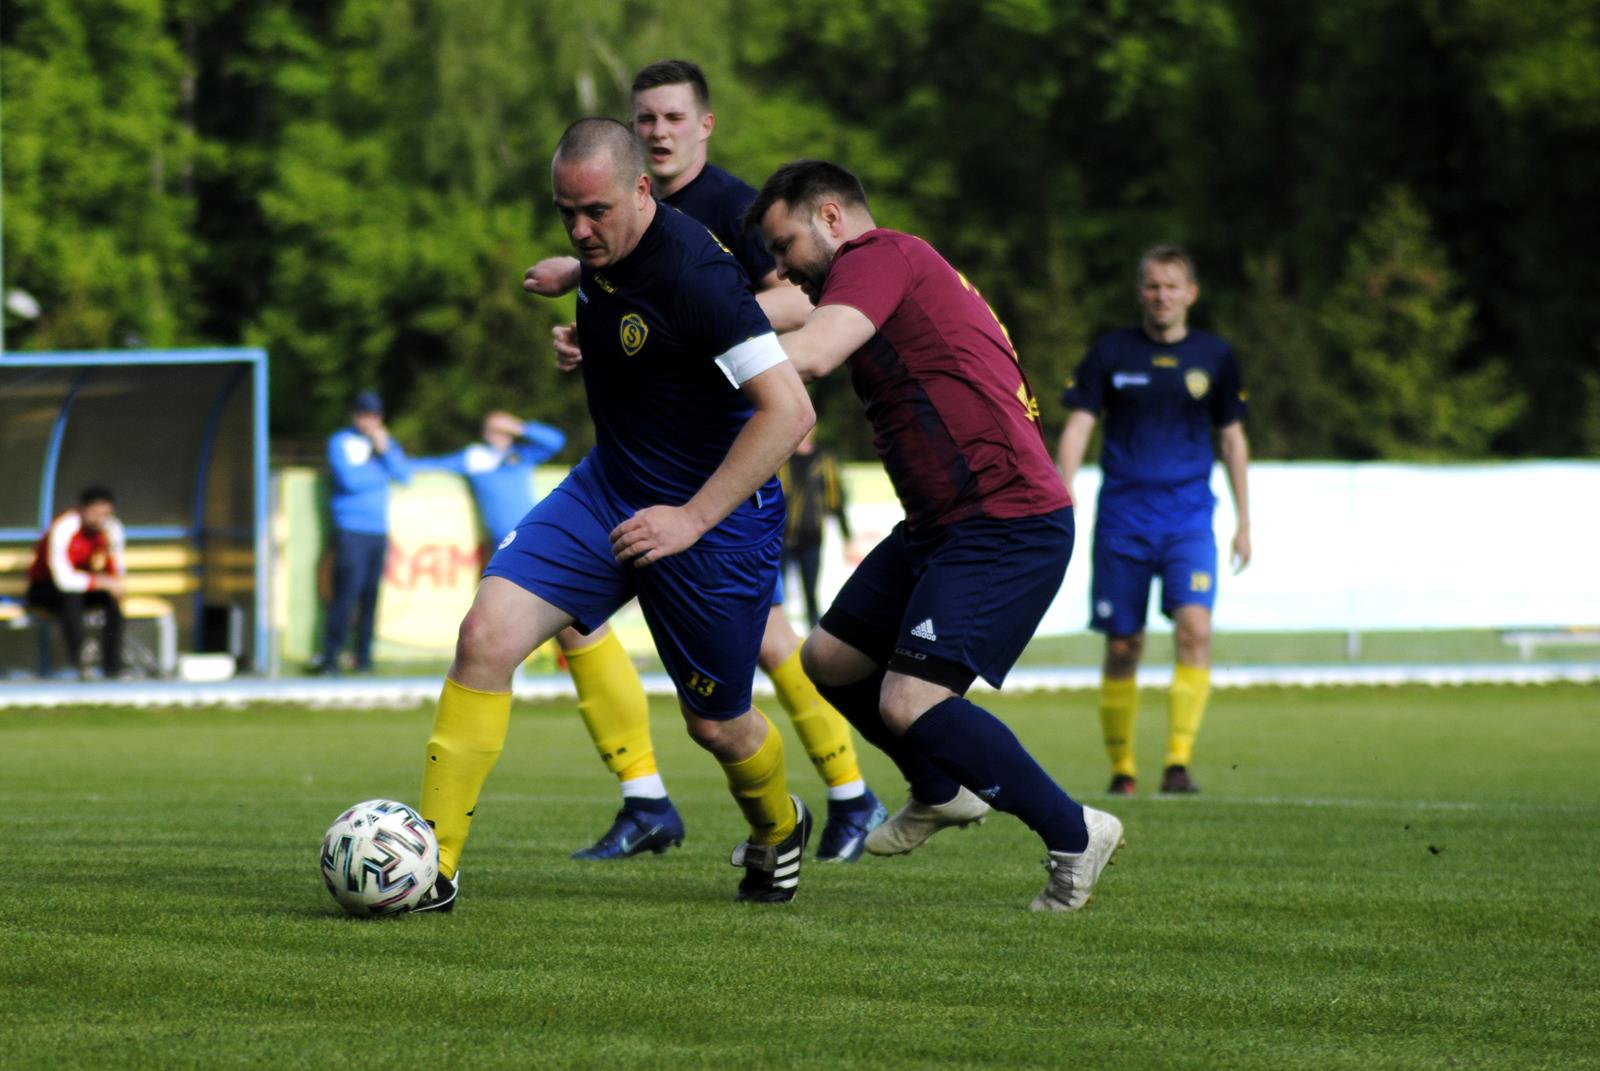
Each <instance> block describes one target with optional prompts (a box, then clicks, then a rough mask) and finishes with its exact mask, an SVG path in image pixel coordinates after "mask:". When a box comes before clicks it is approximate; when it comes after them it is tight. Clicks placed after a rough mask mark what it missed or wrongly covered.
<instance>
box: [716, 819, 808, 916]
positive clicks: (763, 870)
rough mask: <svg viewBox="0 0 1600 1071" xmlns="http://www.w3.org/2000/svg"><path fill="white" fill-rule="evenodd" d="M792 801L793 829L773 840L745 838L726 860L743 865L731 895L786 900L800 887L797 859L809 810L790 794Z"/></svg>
mask: <svg viewBox="0 0 1600 1071" xmlns="http://www.w3.org/2000/svg"><path fill="white" fill-rule="evenodd" d="M789 799H790V801H791V802H793V803H794V818H795V821H794V832H792V833H790V834H789V835H788V836H787V837H785V838H783V840H782V841H780V842H779V843H777V844H751V843H750V842H749V841H745V842H744V843H743V844H741V845H739V846H738V847H737V848H735V849H734V850H733V857H732V858H731V859H729V860H728V861H729V862H730V863H732V864H733V865H734V866H742V867H744V878H743V879H742V880H740V882H739V891H738V893H737V894H735V896H734V899H735V900H739V901H742V902H743V903H747V904H786V903H788V902H789V901H790V900H793V899H794V896H795V893H797V892H799V891H800V862H801V859H802V858H803V857H804V856H805V853H806V844H807V843H808V842H809V841H810V840H811V812H810V811H808V810H806V805H805V804H804V803H801V802H800V797H798V796H790V797H789Z"/></svg>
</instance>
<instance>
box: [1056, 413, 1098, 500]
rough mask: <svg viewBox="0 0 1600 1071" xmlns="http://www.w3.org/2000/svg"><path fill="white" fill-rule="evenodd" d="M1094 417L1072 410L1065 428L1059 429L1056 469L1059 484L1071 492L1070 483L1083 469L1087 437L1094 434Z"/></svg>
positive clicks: (1087, 442) (1087, 445) (1087, 443)
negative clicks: (1059, 441) (1059, 476)
mask: <svg viewBox="0 0 1600 1071" xmlns="http://www.w3.org/2000/svg"><path fill="white" fill-rule="evenodd" d="M1094 424H1095V415H1094V414H1093V413H1091V412H1089V411H1088V410H1087V409H1074V410H1072V411H1071V412H1070V413H1068V414H1067V426H1066V427H1064V428H1062V429H1061V443H1060V444H1059V445H1058V446H1057V447H1056V468H1057V469H1058V470H1059V471H1060V472H1061V482H1063V483H1065V484H1066V485H1067V491H1068V492H1069V493H1070V492H1071V491H1072V481H1073V480H1075V479H1077V478H1078V470H1079V469H1081V468H1083V455H1084V453H1085V452H1086V451H1087V450H1088V449H1089V436H1090V435H1092V434H1094Z"/></svg>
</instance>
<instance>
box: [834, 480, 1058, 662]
mask: <svg viewBox="0 0 1600 1071" xmlns="http://www.w3.org/2000/svg"><path fill="white" fill-rule="evenodd" d="M1073 531H1074V529H1073V517H1072V507H1071V506H1067V507H1065V508H1063V509H1059V510H1056V511H1055V512H1054V513H1047V514H1045V515H1043V516H1041V517H1024V518H1018V519H1009V520H997V519H994V518H988V517H980V518H978V519H976V520H971V521H962V522H961V523H959V524H952V525H949V526H947V527H944V528H940V529H937V530H935V531H933V532H930V533H924V534H922V535H914V534H912V533H910V532H908V531H907V530H906V526H905V522H903V521H902V522H901V523H899V524H897V525H895V526H894V530H893V531H891V532H890V533H889V534H888V536H887V537H885V538H884V540H883V542H881V543H879V544H878V545H877V546H876V547H874V548H872V553H870V554H868V555H867V556H866V558H865V559H864V560H863V561H862V562H861V564H860V565H859V566H857V567H856V570H855V572H854V573H852V574H851V575H850V579H849V580H847V581H846V582H845V585H844V588H843V590H841V591H840V592H839V597H838V598H836V599H835V600H834V601H833V605H832V606H830V607H829V608H828V612H827V613H826V614H824V615H823V616H822V627H823V628H825V629H827V631H828V632H829V634H831V635H833V636H835V637H837V638H838V639H840V640H843V641H844V642H845V643H848V644H849V645H850V646H852V647H854V648H856V649H857V650H859V651H862V652H863V653H865V654H866V655H868V656H869V657H870V658H872V659H873V660H874V661H876V662H877V663H878V664H879V665H883V666H887V667H888V668H889V669H891V670H893V671H894V672H896V673H904V674H906V675H907V676H911V677H917V678H919V679H922V680H927V681H932V682H933V683H935V684H941V685H943V686H945V687H946V688H949V689H950V690H951V691H954V692H957V693H961V692H965V691H966V690H967V688H968V687H970V686H971V684H972V682H973V680H974V679H975V678H977V677H982V678H983V679H984V680H986V681H988V682H989V683H990V684H992V685H994V686H995V687H997V688H998V687H999V686H1000V683H1001V682H1002V681H1003V680H1005V676H1006V674H1007V673H1008V672H1010V670H1011V667H1012V666H1013V665H1015V664H1016V661H1017V659H1018V658H1019V657H1021V655H1022V650H1023V648H1025V647H1027V645H1028V641H1029V640H1031V639H1033V632H1034V629H1036V628H1038V627H1039V621H1040V620H1041V619H1042V618H1043V617H1044V614H1045V611H1046V610H1048V609H1049V608H1050V603H1051V601H1052V600H1053V599H1054V598H1055V597H1056V592H1057V591H1059V590H1060V588H1061V578H1062V577H1063V576H1065V575H1066V571H1067V562H1068V561H1070V560H1071V558H1072V541H1073Z"/></svg>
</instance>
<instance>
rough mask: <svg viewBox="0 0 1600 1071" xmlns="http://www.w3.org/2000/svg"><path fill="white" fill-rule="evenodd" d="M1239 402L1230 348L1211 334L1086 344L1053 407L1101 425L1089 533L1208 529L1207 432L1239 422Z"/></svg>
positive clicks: (1122, 335) (1127, 336)
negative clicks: (1094, 529) (1082, 413)
mask: <svg viewBox="0 0 1600 1071" xmlns="http://www.w3.org/2000/svg"><path fill="white" fill-rule="evenodd" d="M1244 398H1245V395H1244V388H1243V387H1242V385H1241V384H1240V381H1239V365H1238V362H1237V361H1236V360H1235V359H1234V355H1233V349H1232V347H1230V346H1229V345H1228V344H1227V343H1226V342H1224V341H1223V340H1222V339H1220V338H1218V337H1217V336H1216V335H1212V334H1207V333H1206V332H1204V331H1194V330H1191V331H1190V332H1189V333H1188V334H1187V335H1185V336H1184V338H1183V340H1182V341H1180V342H1172V343H1168V342H1157V341H1155V340H1154V339H1152V338H1150V337H1149V336H1148V335H1146V334H1145V333H1144V332H1143V331H1141V330H1138V329H1124V330H1119V331H1112V332H1110V333H1109V334H1106V335H1102V336H1101V337H1100V338H1097V339H1095V341H1094V344H1093V345H1092V346H1090V347H1089V352H1088V354H1087V355H1086V356H1085V357H1084V359H1083V363H1082V364H1080V365H1078V370H1077V372H1076V373H1075V374H1074V376H1073V378H1072V379H1071V380H1069V381H1068V382H1067V388H1066V390H1065V391H1063V392H1062V395H1061V401H1062V404H1064V405H1066V406H1067V407H1068V408H1070V409H1083V410H1086V411H1088V412H1090V413H1094V414H1096V415H1098V416H1100V417H1101V419H1102V438H1101V447H1100V471H1101V477H1102V478H1101V485H1100V503H1099V515H1098V519H1097V521H1096V525H1097V526H1098V527H1099V528H1101V529H1104V530H1106V531H1145V532H1175V531H1181V530H1184V529H1187V528H1194V527H1209V526H1210V523H1211V511H1212V509H1213V507H1214V506H1215V505H1216V497H1215V496H1214V495H1213V494H1212V493H1211V467H1212V465H1213V464H1215V462H1216V450H1215V448H1214V447H1213V446H1212V432H1213V430H1214V429H1216V428H1221V427H1225V426H1226V425H1228V424H1232V423H1233V422H1235V421H1237V420H1241V419H1243V418H1244V415H1245V404H1244Z"/></svg>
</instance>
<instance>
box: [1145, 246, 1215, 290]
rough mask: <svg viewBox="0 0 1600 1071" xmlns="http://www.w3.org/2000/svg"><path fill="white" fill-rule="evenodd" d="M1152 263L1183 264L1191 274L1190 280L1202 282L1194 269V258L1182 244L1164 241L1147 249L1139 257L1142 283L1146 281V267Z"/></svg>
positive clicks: (1197, 282) (1196, 282)
mask: <svg viewBox="0 0 1600 1071" xmlns="http://www.w3.org/2000/svg"><path fill="white" fill-rule="evenodd" d="M1150 264H1182V265H1183V270H1184V271H1185V272H1187V273H1188V275H1189V281H1190V282H1191V283H1194V284H1196V285H1198V284H1199V282H1200V276H1198V275H1196V274H1195V271H1194V258H1193V257H1191V256H1190V255H1189V251H1188V250H1187V249H1185V248H1183V246H1181V245H1177V244H1175V243H1172V242H1164V243H1162V244H1161V245H1153V246H1151V247H1150V248H1149V249H1146V250H1145V251H1144V255H1143V256H1141V257H1140V258H1139V283H1140V284H1141V285H1143V283H1144V269H1145V267H1146V266H1147V265H1150Z"/></svg>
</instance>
